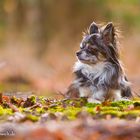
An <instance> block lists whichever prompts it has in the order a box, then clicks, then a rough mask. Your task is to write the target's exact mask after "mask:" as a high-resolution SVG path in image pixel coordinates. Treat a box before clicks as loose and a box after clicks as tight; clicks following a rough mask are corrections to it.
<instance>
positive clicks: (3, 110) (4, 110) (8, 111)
mask: <svg viewBox="0 0 140 140" xmlns="http://www.w3.org/2000/svg"><path fill="white" fill-rule="evenodd" d="M12 114H13V112H12V109H10V108H3V107H2V106H0V116H2V115H12Z"/></svg>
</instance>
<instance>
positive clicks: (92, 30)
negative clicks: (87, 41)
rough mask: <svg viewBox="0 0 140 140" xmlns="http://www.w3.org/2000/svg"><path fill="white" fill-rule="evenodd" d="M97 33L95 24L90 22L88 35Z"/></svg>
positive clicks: (97, 29)
mask: <svg viewBox="0 0 140 140" xmlns="http://www.w3.org/2000/svg"><path fill="white" fill-rule="evenodd" d="M94 33H99V28H98V26H97V24H96V23H95V22H92V23H91V25H90V26H89V34H94Z"/></svg>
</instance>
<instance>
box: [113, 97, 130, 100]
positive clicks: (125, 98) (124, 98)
mask: <svg viewBox="0 0 140 140" xmlns="http://www.w3.org/2000/svg"><path fill="white" fill-rule="evenodd" d="M115 101H130V99H129V98H127V97H122V98H120V99H116V100H115Z"/></svg>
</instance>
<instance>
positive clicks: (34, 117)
mask: <svg viewBox="0 0 140 140" xmlns="http://www.w3.org/2000/svg"><path fill="white" fill-rule="evenodd" d="M26 119H27V120H31V121H33V122H36V121H38V120H39V117H37V116H35V115H31V114H29V115H26Z"/></svg>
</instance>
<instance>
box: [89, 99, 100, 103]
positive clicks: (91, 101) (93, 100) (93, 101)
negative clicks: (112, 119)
mask: <svg viewBox="0 0 140 140" xmlns="http://www.w3.org/2000/svg"><path fill="white" fill-rule="evenodd" d="M88 102H89V103H97V104H101V101H99V100H96V99H94V98H88Z"/></svg>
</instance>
